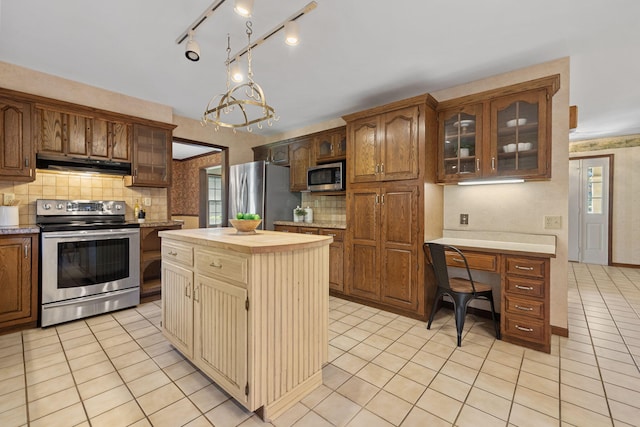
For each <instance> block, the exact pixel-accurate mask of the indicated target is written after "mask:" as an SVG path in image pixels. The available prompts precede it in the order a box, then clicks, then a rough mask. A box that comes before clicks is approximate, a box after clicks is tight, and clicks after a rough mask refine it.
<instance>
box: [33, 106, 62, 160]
mask: <svg viewBox="0 0 640 427" xmlns="http://www.w3.org/2000/svg"><path fill="white" fill-rule="evenodd" d="M35 116H36V124H35V129H36V141H37V144H38V147H37V150H38V152H39V153H46V154H64V145H63V125H64V114H63V113H61V112H59V111H55V110H47V109H44V108H37V109H36V115H35Z"/></svg>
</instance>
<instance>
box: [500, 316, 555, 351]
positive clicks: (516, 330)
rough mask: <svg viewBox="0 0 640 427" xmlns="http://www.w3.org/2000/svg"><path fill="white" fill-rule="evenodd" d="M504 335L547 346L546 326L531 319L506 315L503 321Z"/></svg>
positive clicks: (539, 321)
mask: <svg viewBox="0 0 640 427" xmlns="http://www.w3.org/2000/svg"><path fill="white" fill-rule="evenodd" d="M503 322H504V325H503V327H504V330H503V334H504V335H506V336H507V337H509V336H511V337H514V338H519V339H521V340H525V341H530V342H537V343H540V344H545V343H546V340H547V334H546V333H545V325H544V322H543V321H541V320H535V319H530V318H526V317H520V316H510V315H506V316H504V319H503Z"/></svg>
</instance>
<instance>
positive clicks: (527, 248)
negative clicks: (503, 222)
mask: <svg viewBox="0 0 640 427" xmlns="http://www.w3.org/2000/svg"><path fill="white" fill-rule="evenodd" d="M428 242H433V243H440V244H443V245H450V246H460V247H466V248H478V249H489V250H495V251H510V252H527V253H532V254H540V255H549V256H552V257H555V256H556V236H555V235H549V234H527V233H511V232H496V231H461V230H443V236H442V237H441V238H439V239H433V240H429V241H428Z"/></svg>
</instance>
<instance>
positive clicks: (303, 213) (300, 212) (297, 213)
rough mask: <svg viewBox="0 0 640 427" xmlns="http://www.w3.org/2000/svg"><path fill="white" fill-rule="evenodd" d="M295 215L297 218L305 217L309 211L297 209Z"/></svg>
mask: <svg viewBox="0 0 640 427" xmlns="http://www.w3.org/2000/svg"><path fill="white" fill-rule="evenodd" d="M295 214H296V216H305V215H306V214H307V211H306V210H304V209H303V208H296V210H295Z"/></svg>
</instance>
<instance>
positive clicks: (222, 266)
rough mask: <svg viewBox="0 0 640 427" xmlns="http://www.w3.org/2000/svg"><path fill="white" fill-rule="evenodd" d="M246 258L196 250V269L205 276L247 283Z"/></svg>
mask: <svg viewBox="0 0 640 427" xmlns="http://www.w3.org/2000/svg"><path fill="white" fill-rule="evenodd" d="M247 269H248V260H247V259H246V258H242V257H240V256H234V255H230V254H229V253H224V252H217V251H210V250H204V249H197V250H196V270H198V272H199V273H200V274H202V275H205V276H214V277H224V278H227V279H230V280H234V281H236V282H240V283H245V284H246V283H247V280H248V279H247V277H248V274H247Z"/></svg>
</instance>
